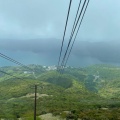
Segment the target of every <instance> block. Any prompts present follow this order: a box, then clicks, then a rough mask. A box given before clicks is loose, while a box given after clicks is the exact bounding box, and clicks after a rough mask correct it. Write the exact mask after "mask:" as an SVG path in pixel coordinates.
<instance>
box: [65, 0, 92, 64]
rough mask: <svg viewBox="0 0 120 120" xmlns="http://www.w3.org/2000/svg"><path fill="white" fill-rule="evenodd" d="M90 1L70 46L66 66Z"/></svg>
mask: <svg viewBox="0 0 120 120" xmlns="http://www.w3.org/2000/svg"><path fill="white" fill-rule="evenodd" d="M89 1H90V0H88V2H87V5H86V8H85V10H84V13H83V16H82V19H81V21H80V24H79V27H78V29H77V32H76V35H75V37H74V40H73V43H72V46H71V48H70V51H69V54H68V57H67V59H66V62H65V64H64V66H66V64H67V61H68V59H69V57H70V53H71V51H72V48H73V45H74V43H75V40H76V37H77V34H78V32H79V29H80V27H81V24H82V21H83V18H84V16H85V13H86V10H87V7H88V4H89Z"/></svg>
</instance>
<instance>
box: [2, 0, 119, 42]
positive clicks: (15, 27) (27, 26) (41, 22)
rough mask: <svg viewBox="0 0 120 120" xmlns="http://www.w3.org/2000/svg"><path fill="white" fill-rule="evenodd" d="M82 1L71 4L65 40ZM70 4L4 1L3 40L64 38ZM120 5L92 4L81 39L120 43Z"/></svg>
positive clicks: (49, 0)
mask: <svg viewBox="0 0 120 120" xmlns="http://www.w3.org/2000/svg"><path fill="white" fill-rule="evenodd" d="M78 2H79V0H75V1H73V2H72V8H71V14H70V19H69V23H68V29H67V33H66V37H67V38H68V37H69V35H70V30H71V27H72V24H73V20H74V17H75V12H76V9H77V6H78ZM68 3H69V0H65V1H59V0H1V1H0V37H1V38H11V39H16V38H17V39H19V38H20V39H31V38H51V37H52V38H59V39H61V38H62V35H63V30H64V25H65V20H66V14H67V9H68ZM119 4H120V1H115V2H114V1H113V0H106V1H90V4H89V7H88V10H87V12H86V15H85V18H84V21H83V24H82V26H81V30H80V33H79V35H78V38H82V39H91V40H105V39H111V40H113V39H114V40H115V39H119V38H120V35H119V31H120V24H119V21H120V15H119V11H120V7H119Z"/></svg>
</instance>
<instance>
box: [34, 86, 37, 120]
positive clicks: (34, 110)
mask: <svg viewBox="0 0 120 120" xmlns="http://www.w3.org/2000/svg"><path fill="white" fill-rule="evenodd" d="M36 93H37V85H35V101H34V120H36V97H37V95H36Z"/></svg>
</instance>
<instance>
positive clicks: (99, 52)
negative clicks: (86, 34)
mask: <svg viewBox="0 0 120 120" xmlns="http://www.w3.org/2000/svg"><path fill="white" fill-rule="evenodd" d="M7 41H8V40H4V41H3V42H2V43H1V44H0V48H2V49H4V50H5V51H11V53H10V55H9V56H11V55H12V54H14V55H12V57H13V58H14V57H15V59H16V58H17V59H18V61H19V59H21V60H22V61H23V62H24V60H25V59H26V61H28V62H29V63H30V62H31V63H32V61H34V63H35V61H37V63H38V61H39V64H41V63H42V64H57V62H58V57H59V52H60V45H61V43H60V42H59V40H58V39H47V41H48V42H46V40H44V39H34V40H31V41H29V40H21V41H16V40H11V42H9V43H7ZM53 41H54V42H53ZM6 45H8V46H6ZM119 46H120V42H112V41H111V42H88V41H81V42H80V41H77V44H75V46H74V48H73V50H72V52H71V55H70V58H69V61H68V64H70V65H76V66H77V65H81V64H84V65H87V64H88V65H89V64H95V63H120V54H119V51H120V47H119ZM65 48H66V45H65V46H64V48H63V52H64V51H65ZM19 52H20V57H19V56H18V55H17V53H19ZM8 53H9V52H8ZM8 53H7V54H8ZM62 56H63V54H62ZM30 57H31V58H30ZM28 58H29V59H28ZM30 59H31V60H32V61H31V60H30Z"/></svg>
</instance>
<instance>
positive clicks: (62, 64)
mask: <svg viewBox="0 0 120 120" xmlns="http://www.w3.org/2000/svg"><path fill="white" fill-rule="evenodd" d="M86 1H87V0H85V1H84V3H83V6H82V9H81V11H80V14H79V17H78V19H77V22H76V24H75V27H74V30H73V32H72V34H71V36H70V39H69V43H68V46H67V49H66V52H65V54H64V57H63V60H62V63H61V66H62V68H63V67H64V62H65V58H66V55H67V52H68V49H69V46H70V43H71V40H72V37H73V35H74V33H75V30H76V27H77V25H78V22H79V20H80V17H81V14H82V11H83V9H84V6H85V3H86Z"/></svg>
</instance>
